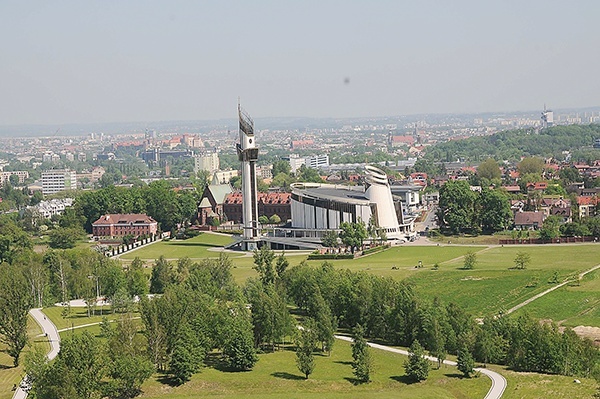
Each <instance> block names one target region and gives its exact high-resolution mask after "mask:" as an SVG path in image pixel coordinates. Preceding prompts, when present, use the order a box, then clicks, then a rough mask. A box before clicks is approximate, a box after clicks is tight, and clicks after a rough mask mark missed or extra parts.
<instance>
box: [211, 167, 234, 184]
mask: <svg viewBox="0 0 600 399" xmlns="http://www.w3.org/2000/svg"><path fill="white" fill-rule="evenodd" d="M237 176H239V172H238V171H237V169H232V170H218V171H216V172H215V173H214V174H213V180H212V182H213V184H227V183H229V181H230V180H231V178H233V177H237Z"/></svg>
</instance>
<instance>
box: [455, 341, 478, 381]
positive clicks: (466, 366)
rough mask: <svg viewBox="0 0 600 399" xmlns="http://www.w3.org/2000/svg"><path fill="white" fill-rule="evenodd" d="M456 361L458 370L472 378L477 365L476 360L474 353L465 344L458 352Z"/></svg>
mask: <svg viewBox="0 0 600 399" xmlns="http://www.w3.org/2000/svg"><path fill="white" fill-rule="evenodd" d="M456 363H457V364H456V367H457V368H458V371H460V372H461V373H463V374H464V376H465V377H467V378H470V377H471V374H472V373H473V368H474V367H475V361H474V360H473V355H471V352H470V351H469V349H468V348H467V347H466V346H465V345H463V346H462V348H461V349H460V351H459V352H458V359H457V360H456Z"/></svg>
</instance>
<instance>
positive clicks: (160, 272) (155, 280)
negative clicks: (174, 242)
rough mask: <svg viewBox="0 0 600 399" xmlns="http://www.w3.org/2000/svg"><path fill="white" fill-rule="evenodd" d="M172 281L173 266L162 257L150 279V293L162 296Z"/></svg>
mask: <svg viewBox="0 0 600 399" xmlns="http://www.w3.org/2000/svg"><path fill="white" fill-rule="evenodd" d="M171 281H172V272H171V265H170V264H169V262H168V261H167V260H166V259H165V257H164V256H163V255H161V256H160V257H159V258H158V259H157V260H156V262H155V263H154V267H152V276H151V277H150V293H151V294H162V293H164V292H165V289H166V288H167V286H168V285H169V284H170V283H171Z"/></svg>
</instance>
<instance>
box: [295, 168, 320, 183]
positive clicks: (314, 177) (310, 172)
mask: <svg viewBox="0 0 600 399" xmlns="http://www.w3.org/2000/svg"><path fill="white" fill-rule="evenodd" d="M296 177H298V181H301V182H312V183H322V182H323V179H321V176H320V175H319V172H318V171H317V170H316V169H312V168H308V167H306V165H301V166H300V168H299V169H298V170H297V171H296Z"/></svg>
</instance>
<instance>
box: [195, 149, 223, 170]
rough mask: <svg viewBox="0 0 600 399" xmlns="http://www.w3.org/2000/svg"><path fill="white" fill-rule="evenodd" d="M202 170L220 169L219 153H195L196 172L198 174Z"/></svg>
mask: <svg viewBox="0 0 600 399" xmlns="http://www.w3.org/2000/svg"><path fill="white" fill-rule="evenodd" d="M201 170H206V171H208V172H209V173H211V174H212V173H215V172H216V171H218V170H219V154H217V153H216V152H212V153H203V154H196V155H194V172H195V173H196V174H198V172H200V171H201Z"/></svg>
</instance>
